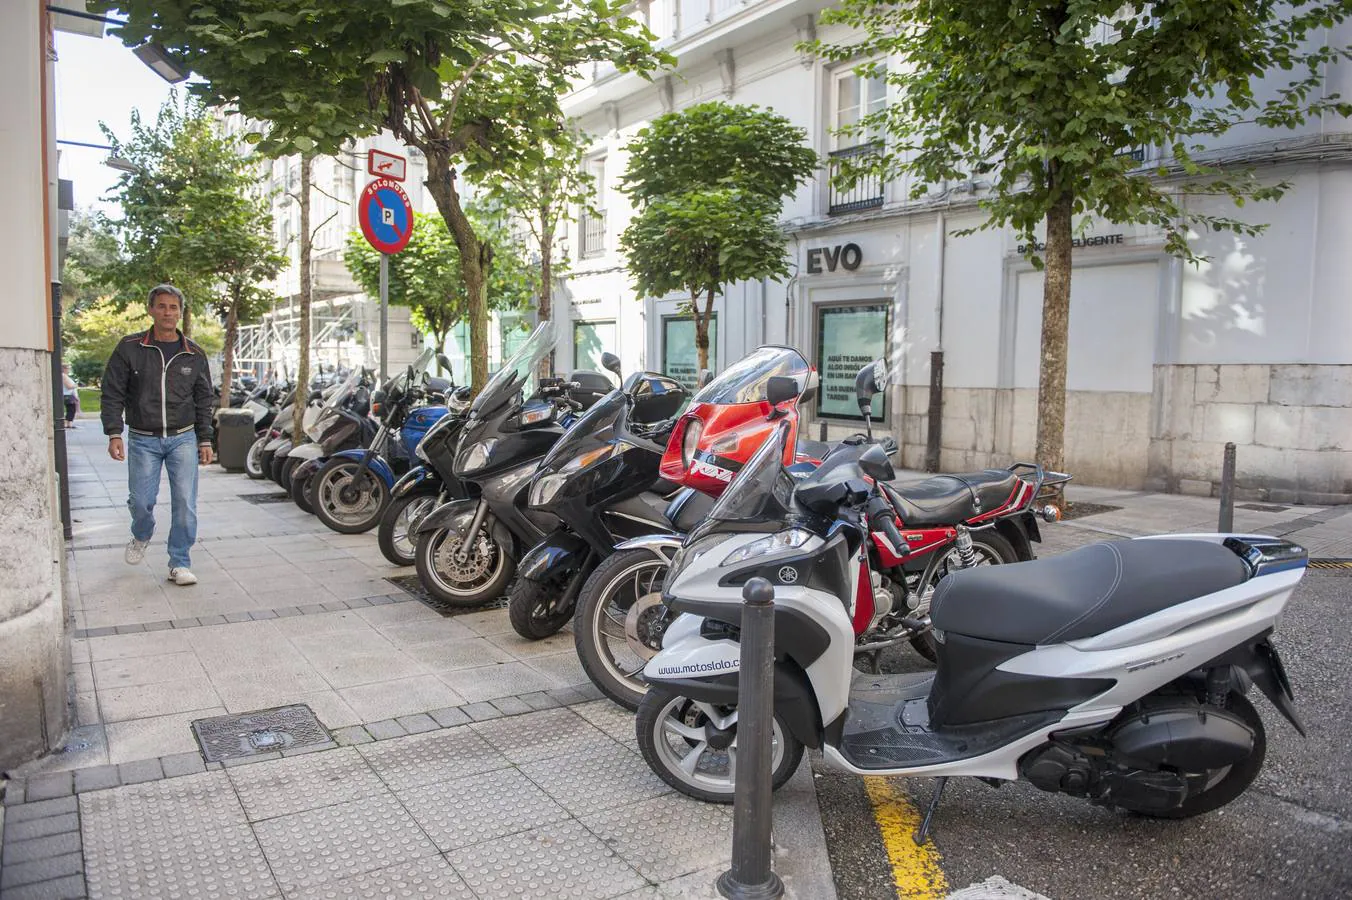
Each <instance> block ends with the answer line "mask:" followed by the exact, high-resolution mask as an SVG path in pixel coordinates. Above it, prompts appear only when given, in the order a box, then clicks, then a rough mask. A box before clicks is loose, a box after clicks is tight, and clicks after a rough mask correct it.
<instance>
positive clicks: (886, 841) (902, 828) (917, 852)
mask: <svg viewBox="0 0 1352 900" xmlns="http://www.w3.org/2000/svg"><path fill="white" fill-rule="evenodd" d="M864 790H865V791H867V792H868V799H869V801H870V802H871V803H872V804H873V818H874V819H876V820H877V822H878V831H879V832H881V834H882V838H883V848H884V849H885V850H886V851H887V860H888V862H889V863H891V865H892V882H893V884H895V885H896V887H897V897H898V898H901V900H938V898H942V897H946V896H948V879H947V878H945V877H944V870H943V869H942V868H940V866H939V851H938V850H936V849H935V847H934V842H933V841H927V842H926V843H925V845H924V846H923V847H917V846H916V843H915V841H914V840H912V838H911V836H912V835H913V834H915V830H916V829H917V828H919V827H920V811H919V810H918V809H916V808H915V806H914V805H913V804H912V803H911V800H910V798H909V797H907V796H906V794H905V793H903V792H902V791H901V790H899V789H898V788H897V787H896V786H895V785H894V784H893V783H892V782H891V781H889V780H887V779H886V778H881V777H878V776H870V777H868V778H865V779H864Z"/></svg>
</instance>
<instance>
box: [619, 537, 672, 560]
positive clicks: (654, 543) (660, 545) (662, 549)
mask: <svg viewBox="0 0 1352 900" xmlns="http://www.w3.org/2000/svg"><path fill="white" fill-rule="evenodd" d="M682 543H684V538H681V537H679V536H677V535H674V534H645V535H643V537H636V538H630V539H629V540H627V541H621V542H620V543H618V544H616V545H615V551H616V552H617V553H618V552H619V551H621V550H647V551H649V552H650V553H653V554H654V555H656V556H657V558H658V559H660V560H662V562H664V563H670V562H671V558H672V557H673V556H675V555H676V551H677V550H679V549H681V544H682Z"/></svg>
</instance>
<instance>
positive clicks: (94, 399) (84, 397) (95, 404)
mask: <svg viewBox="0 0 1352 900" xmlns="http://www.w3.org/2000/svg"><path fill="white" fill-rule="evenodd" d="M102 409H103V404H102V402H101V397H100V394H99V389H98V388H86V387H82V388H80V412H82V413H86V414H88V413H94V414H96V415H97V414H98V412H99V411H100V410H102Z"/></svg>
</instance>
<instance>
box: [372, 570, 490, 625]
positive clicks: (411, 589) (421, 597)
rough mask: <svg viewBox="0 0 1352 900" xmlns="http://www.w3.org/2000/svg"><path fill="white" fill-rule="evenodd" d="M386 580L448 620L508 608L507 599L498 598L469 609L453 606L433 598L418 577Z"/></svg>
mask: <svg viewBox="0 0 1352 900" xmlns="http://www.w3.org/2000/svg"><path fill="white" fill-rule="evenodd" d="M385 580H386V581H388V582H389V583H390V584H392V585H394V586H395V587H397V588H399V589H400V590H401V591H403V592H404V593H406V594H408V595H409V596H410V597H412V598H414V599H415V600H417V601H418V602H420V603H422V604H423V605H424V606H427V607H429V608H430V609H432V610H433V611H434V612H436V613H438V614H440V615H442V616H445V617H446V618H451V617H452V616H463V615H465V614H466V613H476V612H483V611H484V610H486V609H506V608H507V598H506V597H498V598H497V599H496V600H490V601H488V602H487V603H485V604H484V605H483V606H471V607H468V608H466V607H460V606H451V605H450V604H448V603H444V602H442V601H441V600H438V599H437V598H436V597H434V596H432V595H431V593H429V592H428V590H427V588H425V587H423V583H422V582H421V581H419V580H418V576H417V575H399V576H395V577H391V578H386V579H385Z"/></svg>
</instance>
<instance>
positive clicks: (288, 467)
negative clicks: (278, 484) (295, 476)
mask: <svg viewBox="0 0 1352 900" xmlns="http://www.w3.org/2000/svg"><path fill="white" fill-rule="evenodd" d="M300 463H301V460H300V458H299V457H295V456H288V457H287V458H286V462H284V463H282V490H284V491H286V492H287V493H288V494H289V493H291V473H292V472H294V471H296V468H297V467H298V466H299V465H300Z"/></svg>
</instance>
